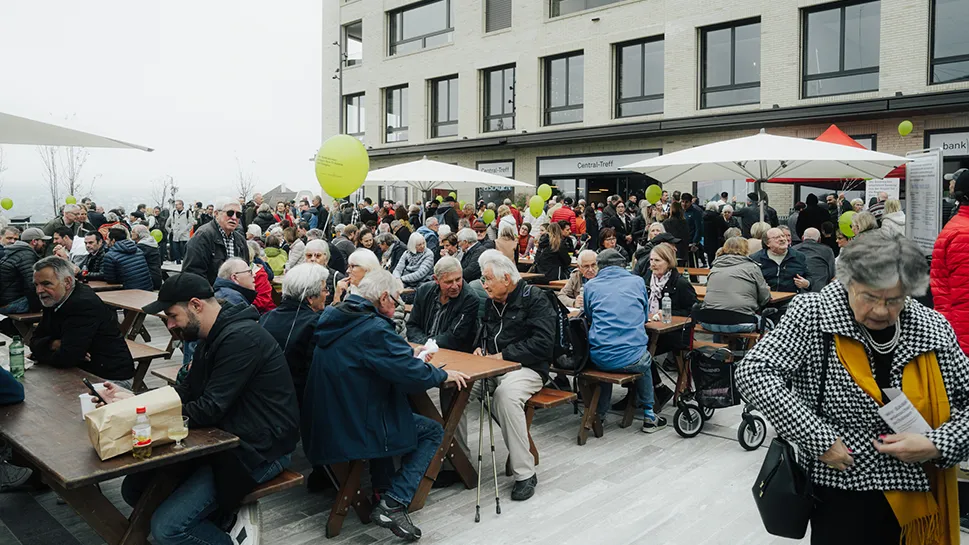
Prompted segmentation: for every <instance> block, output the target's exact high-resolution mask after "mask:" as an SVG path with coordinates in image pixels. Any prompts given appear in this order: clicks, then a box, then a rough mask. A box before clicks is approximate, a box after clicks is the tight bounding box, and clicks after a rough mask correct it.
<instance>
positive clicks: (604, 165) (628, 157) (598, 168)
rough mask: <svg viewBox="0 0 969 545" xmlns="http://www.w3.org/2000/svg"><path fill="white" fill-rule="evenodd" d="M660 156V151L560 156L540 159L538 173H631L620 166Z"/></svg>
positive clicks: (558, 174) (550, 174)
mask: <svg viewBox="0 0 969 545" xmlns="http://www.w3.org/2000/svg"><path fill="white" fill-rule="evenodd" d="M658 156H659V152H656V151H643V152H636V153H620V154H611V155H585V156H575V157H558V158H554V159H539V160H538V175H539V176H561V175H566V174H569V175H582V174H605V173H611V172H625V173H626V174H629V173H630V172H629V171H623V170H620V168H621V167H624V166H626V165H631V164H633V163H636V162H639V161H645V160H646V159H652V158H653V157H658Z"/></svg>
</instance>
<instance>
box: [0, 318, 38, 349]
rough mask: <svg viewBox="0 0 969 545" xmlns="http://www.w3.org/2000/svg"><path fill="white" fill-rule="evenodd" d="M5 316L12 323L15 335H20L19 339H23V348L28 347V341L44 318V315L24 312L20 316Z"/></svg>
mask: <svg viewBox="0 0 969 545" xmlns="http://www.w3.org/2000/svg"><path fill="white" fill-rule="evenodd" d="M6 316H7V318H10V321H12V322H13V326H14V327H15V328H16V329H17V333H20V338H21V339H23V341H24V346H28V345H30V339H32V338H33V336H34V330H35V329H37V324H39V323H40V319H41V318H42V317H43V316H44V313H43V312H24V313H22V314H7V315H6Z"/></svg>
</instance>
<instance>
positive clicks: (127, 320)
mask: <svg viewBox="0 0 969 545" xmlns="http://www.w3.org/2000/svg"><path fill="white" fill-rule="evenodd" d="M139 314H141V313H140V312H135V311H133V310H126V311H124V320H122V321H121V325H120V326H118V327H119V328H120V329H121V336H122V337H127V336H128V333H131V328H132V327H134V325H135V320H136V319H137V318H138V315H139Z"/></svg>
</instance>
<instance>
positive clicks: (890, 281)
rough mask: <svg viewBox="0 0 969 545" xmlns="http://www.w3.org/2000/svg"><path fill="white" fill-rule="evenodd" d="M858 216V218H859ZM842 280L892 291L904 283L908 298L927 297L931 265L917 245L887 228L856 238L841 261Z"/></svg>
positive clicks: (874, 230)
mask: <svg viewBox="0 0 969 545" xmlns="http://www.w3.org/2000/svg"><path fill="white" fill-rule="evenodd" d="M855 217H858V215H855ZM837 271H838V274H837V276H838V281H839V282H841V283H842V284H844V285H845V286H848V285H849V284H851V283H852V282H855V283H858V284H863V285H865V286H869V287H871V288H874V289H888V288H892V287H894V286H895V285H896V284H898V283H899V282H901V284H902V289H903V290H904V291H905V294H906V295H911V296H913V297H918V296H921V295H925V292H926V290H928V288H929V265H928V262H926V260H925V256H924V255H922V250H921V248H919V246H918V245H917V244H915V242H913V241H911V240H909V239H907V238H905V237H904V236H902V235H900V234H893V233H889V232H888V231H886V230H884V229H873V230H871V231H868V232H866V233H864V234H863V235H860V236H857V237H855V238H854V239H853V240H852V241H851V242H850V243H849V244H848V245H847V246H845V247H844V249H842V250H841V255H840V257H839V258H838V266H837Z"/></svg>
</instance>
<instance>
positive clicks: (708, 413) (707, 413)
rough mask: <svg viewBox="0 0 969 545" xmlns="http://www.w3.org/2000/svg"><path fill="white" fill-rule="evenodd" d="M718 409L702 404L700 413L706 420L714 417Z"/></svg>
mask: <svg viewBox="0 0 969 545" xmlns="http://www.w3.org/2000/svg"><path fill="white" fill-rule="evenodd" d="M716 411H717V410H716V409H714V408H713V407H705V406H703V405H700V414H701V415H702V416H703V421H704V422H706V421H707V420H710V419H711V418H713V413H715V412H716Z"/></svg>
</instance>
